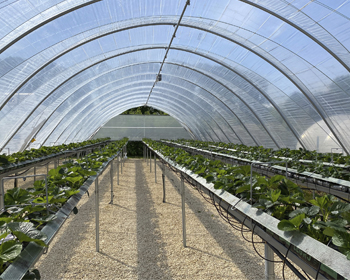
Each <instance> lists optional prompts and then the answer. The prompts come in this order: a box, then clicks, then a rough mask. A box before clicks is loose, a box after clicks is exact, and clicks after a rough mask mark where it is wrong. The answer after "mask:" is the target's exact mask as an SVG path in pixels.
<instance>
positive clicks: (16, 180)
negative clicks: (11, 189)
mask: <svg viewBox="0 0 350 280" xmlns="http://www.w3.org/2000/svg"><path fill="white" fill-rule="evenodd" d="M15 176H18V173H15ZM14 184H15V188H18V179H17V178H16V179H15V181H14Z"/></svg>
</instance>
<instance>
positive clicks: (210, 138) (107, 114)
mask: <svg viewBox="0 0 350 280" xmlns="http://www.w3.org/2000/svg"><path fill="white" fill-rule="evenodd" d="M132 103H133V102H132V101H131V104H132ZM166 103H167V102H163V101H162V102H160V103H157V104H158V108H160V109H162V106H164V104H165V105H166ZM176 106H178V105H177V104H176ZM152 107H154V108H155V107H157V105H156V106H155V105H154V104H153V105H152ZM114 108H115V107H112V108H111V110H109V111H107V113H106V114H105V115H104V116H103V122H107V121H108V120H109V119H111V118H112V117H114V116H115V115H117V114H119V112H122V111H119V112H117V111H113V109H114ZM127 108H130V105H128V107H125V109H127ZM173 109H174V108H171V109H170V108H169V110H170V111H169V112H172V110H173ZM95 120H97V119H95ZM181 122H182V121H181V120H180V123H181ZM96 126H100V125H99V124H96ZM92 127H95V124H94V125H92ZM93 129H94V128H92V130H93ZM80 131H81V129H80V130H79V131H77V132H75V133H76V134H75V135H74V136H73V138H71V139H72V141H73V142H74V141H75V139H77V138H76V137H77V135H78V134H79V132H80ZM72 133H73V132H72ZM89 133H90V132H86V134H89ZM207 135H208V137H209V138H207V137H203V138H200V139H205V141H214V139H213V138H212V137H211V136H210V134H208V133H207ZM81 138H85V137H81ZM68 139H69V136H68V137H67V138H66V141H67V140H68ZM68 142H69V141H68Z"/></svg>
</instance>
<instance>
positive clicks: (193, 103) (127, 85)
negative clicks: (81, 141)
mask: <svg viewBox="0 0 350 280" xmlns="http://www.w3.org/2000/svg"><path fill="white" fill-rule="evenodd" d="M149 82H150V83H151V82H152V80H150V81H149ZM172 86H174V85H172ZM125 87H128V88H129V84H125ZM176 87H178V88H182V89H183V90H186V88H184V87H180V86H176ZM147 89H148V88H145V90H146V92H147ZM114 90H116V91H118V93H119V94H121V93H122V94H124V92H125V91H128V90H129V89H127V90H122V89H120V88H116V89H114ZM114 90H112V91H114ZM162 90H163V91H170V92H171V93H172V94H173V95H176V94H178V95H179V96H181V97H182V98H184V99H187V103H185V104H191V105H190V107H194V108H196V107H197V104H196V103H195V102H193V101H192V100H191V99H189V98H188V97H187V96H186V95H182V94H181V93H180V92H175V91H173V90H170V89H167V88H164V89H163V88H162ZM98 91H99V92H101V89H98ZM108 93H109V92H107V93H100V94H99V96H98V97H96V98H94V99H93V100H90V102H89V103H88V104H87V105H85V107H81V108H79V109H80V110H84V109H85V108H87V107H88V106H89V105H90V104H91V103H93V102H97V99H99V98H102V97H104V96H105V95H107V94H108ZM188 94H189V95H190V94H191V93H190V92H188ZM174 98H175V99H176V100H177V101H178V102H179V101H181V100H180V99H178V98H176V97H174ZM197 98H199V99H201V100H203V102H205V103H206V102H207V101H205V99H203V97H201V96H197ZM97 103H98V104H100V102H97ZM77 107H79V104H78V105H77ZM197 110H198V111H197V112H200V111H202V110H203V109H202V108H200V107H199V108H197ZM204 112H205V111H204ZM217 113H218V114H219V115H221V113H220V112H217ZM76 115H78V114H76ZM205 115H208V116H210V118H211V120H212V121H213V122H215V123H216V121H215V118H214V117H213V116H212V115H211V113H208V112H205V114H204V115H203V116H205ZM222 119H223V121H226V120H225V118H223V117H222ZM62 120H63V118H62V119H61V121H60V122H62ZM71 123H75V120H74V119H71V121H70V122H68V123H67V124H66V123H65V125H66V126H67V127H72V125H71ZM216 124H217V123H216ZM198 126H201V125H200V124H198ZM208 127H209V128H210V129H213V128H212V127H211V126H210V125H209V124H208ZM217 127H218V128H219V129H220V130H221V131H222V129H221V128H220V126H219V125H218V124H217ZM213 132H214V131H213ZM222 133H223V135H225V133H224V132H223V131H222ZM214 134H215V135H216V137H217V138H218V139H220V137H218V136H217V134H216V133H215V132H214ZM226 138H227V136H226ZM45 141H46V140H45Z"/></svg>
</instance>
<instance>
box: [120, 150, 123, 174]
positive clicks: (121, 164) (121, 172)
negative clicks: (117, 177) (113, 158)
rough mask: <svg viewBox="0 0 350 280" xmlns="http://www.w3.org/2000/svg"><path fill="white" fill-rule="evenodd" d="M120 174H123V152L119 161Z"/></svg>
mask: <svg viewBox="0 0 350 280" xmlns="http://www.w3.org/2000/svg"><path fill="white" fill-rule="evenodd" d="M120 174H123V152H122V156H121V159H120Z"/></svg>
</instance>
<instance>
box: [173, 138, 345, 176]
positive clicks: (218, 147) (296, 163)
mask: <svg viewBox="0 0 350 280" xmlns="http://www.w3.org/2000/svg"><path fill="white" fill-rule="evenodd" d="M167 141H172V142H174V143H178V144H183V145H189V146H192V147H195V148H199V149H203V150H208V151H213V152H218V153H223V154H228V155H232V156H235V157H238V158H244V159H248V160H256V161H261V162H269V161H282V160H283V161H285V160H284V159H279V158H276V157H289V158H291V160H289V161H288V167H289V168H293V169H296V170H297V172H298V173H302V172H312V173H316V174H319V175H321V176H322V177H324V178H327V177H332V178H337V179H342V180H347V181H349V180H350V172H349V170H348V168H347V166H348V167H349V168H350V157H349V156H341V155H339V154H333V155H334V162H335V163H337V164H345V166H346V168H342V167H339V166H335V165H325V164H324V162H327V163H329V162H330V161H331V154H327V153H324V154H322V153H316V151H306V150H304V149H299V150H290V149H288V148H283V149H280V150H277V151H273V150H272V149H265V148H263V147H247V146H244V145H241V144H239V145H238V144H227V143H221V142H205V141H198V140H186V139H183V140H167ZM213 146H214V147H213ZM227 149H235V150H236V151H231V150H227ZM316 155H318V157H317V160H316ZM301 159H305V160H313V161H312V162H310V163H305V162H300V160H301ZM275 165H280V166H285V163H281V164H277V163H276V164H275Z"/></svg>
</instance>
